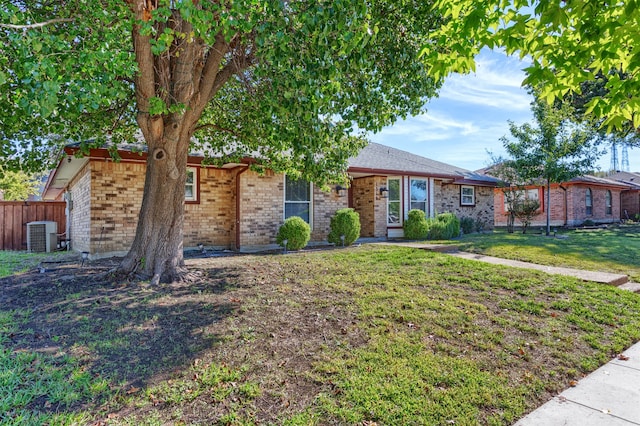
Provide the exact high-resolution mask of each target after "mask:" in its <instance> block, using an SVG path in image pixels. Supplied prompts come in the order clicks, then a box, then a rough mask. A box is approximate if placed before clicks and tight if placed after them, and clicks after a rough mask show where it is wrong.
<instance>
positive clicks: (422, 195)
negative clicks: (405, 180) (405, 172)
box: [409, 179, 427, 213]
mask: <svg viewBox="0 0 640 426" xmlns="http://www.w3.org/2000/svg"><path fill="white" fill-rule="evenodd" d="M409 192H410V193H409V197H410V200H411V206H410V207H409V208H410V209H411V210H413V209H418V210H422V211H423V212H425V213H426V212H427V180H426V179H411V186H410V188H409Z"/></svg>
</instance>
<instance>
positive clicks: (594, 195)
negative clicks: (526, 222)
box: [494, 182, 625, 226]
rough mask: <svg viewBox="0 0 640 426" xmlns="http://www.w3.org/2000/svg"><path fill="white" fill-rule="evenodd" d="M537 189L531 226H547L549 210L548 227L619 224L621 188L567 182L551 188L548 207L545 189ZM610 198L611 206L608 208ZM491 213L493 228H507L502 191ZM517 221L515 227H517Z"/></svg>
mask: <svg viewBox="0 0 640 426" xmlns="http://www.w3.org/2000/svg"><path fill="white" fill-rule="evenodd" d="M531 188H538V190H539V194H540V202H541V203H540V204H541V207H540V213H539V214H538V215H536V216H535V217H534V218H533V221H532V222H531V226H546V223H547V209H548V208H550V225H551V226H578V225H581V224H583V223H584V222H585V221H587V220H590V221H593V222H594V223H613V222H618V221H620V217H621V204H620V201H621V194H622V192H623V190H624V189H625V188H624V186H622V185H616V184H613V183H612V184H611V185H603V184H594V183H587V182H567V183H563V184H561V185H558V184H552V185H551V191H550V196H551V197H550V202H549V206H547V205H546V203H547V195H546V190H547V188H546V187H534V186H531V187H527V189H531ZM587 190H590V191H591V212H588V208H587ZM607 194H609V195H610V200H611V205H610V208H607V199H608V197H609V196H608V195H607ZM494 212H495V216H494V219H495V224H496V226H506V225H507V211H506V210H505V205H504V192H503V189H502V188H495V189H494ZM518 225H519V223H517V220H516V226H518Z"/></svg>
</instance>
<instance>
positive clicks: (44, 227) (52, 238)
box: [27, 221, 58, 252]
mask: <svg viewBox="0 0 640 426" xmlns="http://www.w3.org/2000/svg"><path fill="white" fill-rule="evenodd" d="M57 233H58V224H57V223H56V222H48V221H47V222H29V223H27V250H28V251H30V252H45V251H46V252H50V251H52V250H55V249H56V246H57V245H58V235H57Z"/></svg>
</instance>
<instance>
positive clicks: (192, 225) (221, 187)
mask: <svg viewBox="0 0 640 426" xmlns="http://www.w3.org/2000/svg"><path fill="white" fill-rule="evenodd" d="M236 173H237V171H235V170H226V169H216V168H201V169H199V175H200V185H199V201H198V202H197V203H187V204H186V205H185V224H184V246H185V247H195V246H197V245H198V244H204V245H205V246H208V247H214V248H219V249H221V248H232V247H233V246H234V242H235V179H236ZM144 176H145V164H144V163H139V162H126V161H122V162H119V163H115V162H112V161H104V160H92V161H90V162H89V163H88V164H87V166H85V168H84V169H83V170H82V171H81V172H80V173H79V174H78V175H77V176H76V177H75V178H74V179H73V181H72V182H71V184H70V186H69V188H70V192H71V194H72V200H73V202H74V208H73V209H72V211H71V214H70V216H71V239H72V247H73V249H74V250H78V251H89V252H91V253H93V254H108V253H111V254H117V253H122V252H125V251H127V250H128V249H129V247H130V246H131V244H132V242H133V238H134V236H135V231H136V225H137V222H138V214H139V211H140V205H141V203H142V194H143V191H144Z"/></svg>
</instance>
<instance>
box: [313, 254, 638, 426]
mask: <svg viewBox="0 0 640 426" xmlns="http://www.w3.org/2000/svg"><path fill="white" fill-rule="evenodd" d="M327 265H332V266H330V267H328V270H327ZM305 269H306V270H307V271H309V272H307V273H308V274H309V275H310V276H309V278H308V280H306V283H307V284H308V285H323V284H324V285H329V286H331V287H332V288H333V289H334V290H336V291H341V292H345V293H349V294H351V295H352V296H353V298H354V302H355V303H356V304H357V306H358V311H359V312H360V314H359V323H358V327H362V328H363V329H364V330H366V333H367V335H368V343H367V344H366V345H365V346H363V347H360V348H357V349H355V350H354V349H353V348H346V349H345V350H344V351H343V352H341V353H340V352H339V353H338V354H336V355H333V356H332V357H331V359H329V360H327V361H325V362H323V363H320V364H318V371H319V372H320V373H321V376H323V377H325V380H327V379H328V380H331V382H332V383H334V384H335V387H336V390H335V391H334V395H325V396H324V398H322V399H321V409H320V412H321V413H323V415H325V416H327V415H328V416H330V417H335V418H337V419H338V420H339V422H344V423H347V424H360V423H362V422H366V421H370V422H377V423H380V424H425V425H429V424H447V423H451V424H454V423H455V424H457V425H460V424H463V425H464V424H477V423H480V424H510V423H512V422H514V421H515V420H517V419H518V418H519V417H521V416H522V415H523V414H524V413H525V412H526V411H528V410H531V409H532V408H534V407H532V406H531V401H532V400H536V399H537V398H540V397H541V395H543V394H545V392H546V393H548V392H551V393H553V392H557V391H559V390H560V389H562V388H563V387H566V386H567V384H568V382H569V381H570V380H571V379H572V378H575V379H577V378H579V377H580V375H581V374H583V373H586V372H589V371H591V370H593V369H595V368H596V367H597V366H599V365H601V364H602V363H604V362H606V361H608V360H609V359H610V358H611V356H613V355H614V354H615V353H618V352H620V351H622V350H623V349H625V348H626V347H627V346H629V345H630V344H632V343H634V342H636V341H638V340H639V339H640V330H638V329H637V327H638V326H639V325H640V319H638V318H636V315H635V314H634V310H635V309H638V308H640V298H639V297H638V295H635V294H632V293H629V292H626V293H625V292H623V291H620V290H617V289H614V288H611V287H608V286H602V285H596V284H588V283H581V282H579V281H576V280H573V279H568V278H561V277H554V278H552V277H550V276H548V275H545V274H540V273H533V272H528V271H518V270H515V269H511V268H499V267H495V266H490V265H478V264H474V263H471V262H468V261H461V260H458V259H454V258H450V257H446V256H443V255H438V254H429V253H421V252H418V251H411V250H408V249H404V250H403V249H378V250H363V251H362V252H360V253H349V254H345V255H336V254H331V255H328V256H324V257H321V258H318V259H307V260H306V265H305ZM323 269H324V272H323V273H320V271H322V270H323ZM314 271H317V273H314ZM559 301H564V303H561V304H560V303H559ZM316 414H317V413H316ZM320 423H322V422H320Z"/></svg>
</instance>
